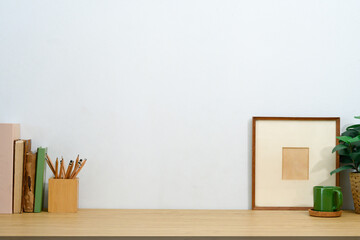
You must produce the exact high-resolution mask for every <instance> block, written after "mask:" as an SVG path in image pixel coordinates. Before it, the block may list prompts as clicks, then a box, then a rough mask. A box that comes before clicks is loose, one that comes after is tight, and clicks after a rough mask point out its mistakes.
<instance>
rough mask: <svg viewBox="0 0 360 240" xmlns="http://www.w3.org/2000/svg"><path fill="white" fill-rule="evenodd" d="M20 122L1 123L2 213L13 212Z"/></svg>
mask: <svg viewBox="0 0 360 240" xmlns="http://www.w3.org/2000/svg"><path fill="white" fill-rule="evenodd" d="M19 138H20V124H11V123H0V213H12V204H13V171H14V169H13V166H14V141H15V140H16V139H19Z"/></svg>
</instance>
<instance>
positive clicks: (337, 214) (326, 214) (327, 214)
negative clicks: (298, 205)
mask: <svg viewBox="0 0 360 240" xmlns="http://www.w3.org/2000/svg"><path fill="white" fill-rule="evenodd" d="M342 212H343V211H342V210H340V211H336V212H320V211H315V210H313V209H309V214H310V216H313V217H340V216H341V214H342Z"/></svg>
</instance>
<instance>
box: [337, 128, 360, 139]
mask: <svg viewBox="0 0 360 240" xmlns="http://www.w3.org/2000/svg"><path fill="white" fill-rule="evenodd" d="M358 135H359V131H357V130H355V129H349V130H346V131H345V132H343V133H342V134H341V136H349V137H352V138H353V137H356V136H358Z"/></svg>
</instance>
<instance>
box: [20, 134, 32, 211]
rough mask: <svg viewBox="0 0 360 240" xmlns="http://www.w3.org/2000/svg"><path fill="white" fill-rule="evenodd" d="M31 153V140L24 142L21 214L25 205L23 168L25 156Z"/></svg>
mask: <svg viewBox="0 0 360 240" xmlns="http://www.w3.org/2000/svg"><path fill="white" fill-rule="evenodd" d="M30 152H31V139H27V140H24V166H23V167H24V168H23V191H22V196H21V212H23V211H24V204H25V199H24V196H25V184H26V183H25V180H26V177H25V173H26V172H25V167H26V156H27V154H28V153H30Z"/></svg>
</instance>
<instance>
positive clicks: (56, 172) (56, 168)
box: [55, 158, 59, 179]
mask: <svg viewBox="0 0 360 240" xmlns="http://www.w3.org/2000/svg"><path fill="white" fill-rule="evenodd" d="M58 170H59V160H58V158H56V161H55V179H57V178H58V176H59V175H58Z"/></svg>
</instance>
